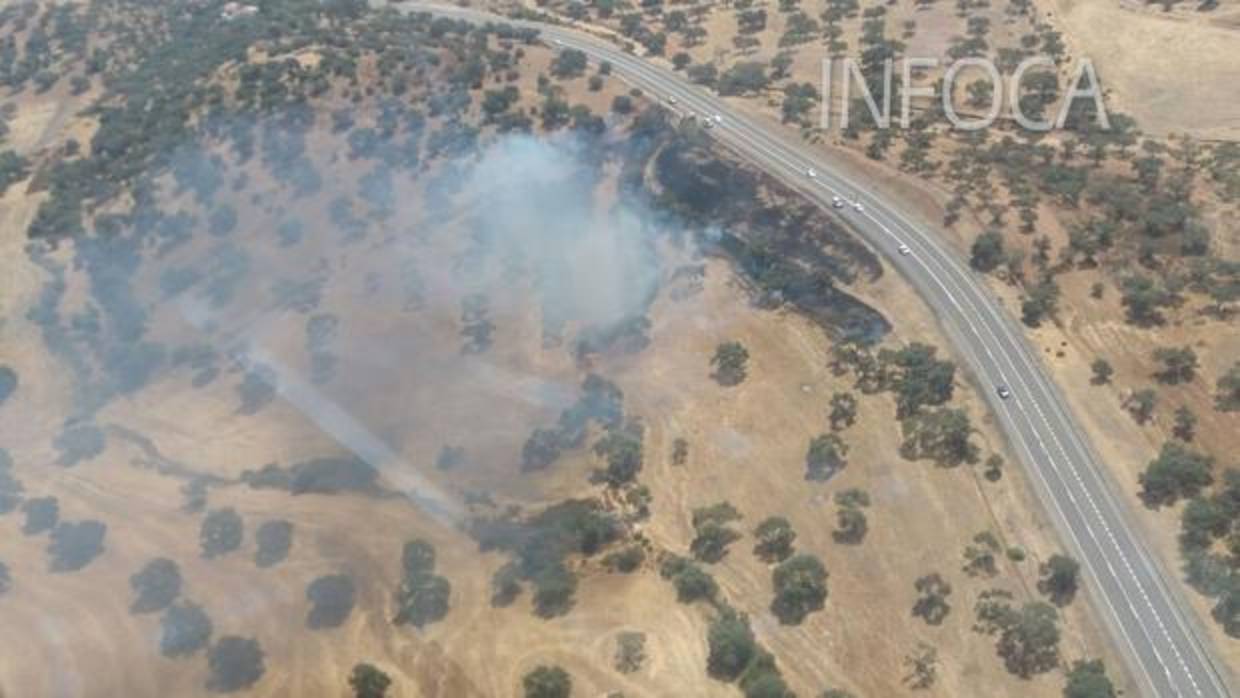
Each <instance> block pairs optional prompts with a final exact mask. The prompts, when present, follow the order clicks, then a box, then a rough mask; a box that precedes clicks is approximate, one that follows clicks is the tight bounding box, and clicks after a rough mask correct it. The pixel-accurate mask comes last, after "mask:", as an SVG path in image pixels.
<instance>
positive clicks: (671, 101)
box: [667, 95, 676, 104]
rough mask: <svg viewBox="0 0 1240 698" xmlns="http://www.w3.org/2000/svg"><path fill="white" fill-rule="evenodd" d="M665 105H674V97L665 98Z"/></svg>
mask: <svg viewBox="0 0 1240 698" xmlns="http://www.w3.org/2000/svg"><path fill="white" fill-rule="evenodd" d="M667 103H668V104H675V103H676V95H672V96H671V97H668V98H667Z"/></svg>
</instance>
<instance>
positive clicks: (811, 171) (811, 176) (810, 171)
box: [805, 167, 818, 179]
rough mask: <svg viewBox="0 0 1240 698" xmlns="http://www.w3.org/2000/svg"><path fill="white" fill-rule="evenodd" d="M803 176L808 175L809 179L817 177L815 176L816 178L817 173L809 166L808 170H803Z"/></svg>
mask: <svg viewBox="0 0 1240 698" xmlns="http://www.w3.org/2000/svg"><path fill="white" fill-rule="evenodd" d="M805 176H806V177H809V178H810V179H817V178H818V173H817V172H815V171H814V168H812V167H811V168H809V169H808V170H806V171H805Z"/></svg>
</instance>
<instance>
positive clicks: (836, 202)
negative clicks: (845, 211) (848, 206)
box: [831, 196, 844, 208]
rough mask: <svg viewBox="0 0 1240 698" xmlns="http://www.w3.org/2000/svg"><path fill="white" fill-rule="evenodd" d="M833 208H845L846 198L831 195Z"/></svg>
mask: <svg viewBox="0 0 1240 698" xmlns="http://www.w3.org/2000/svg"><path fill="white" fill-rule="evenodd" d="M831 208H844V200H843V199H841V198H840V197H838V196H833V197H831Z"/></svg>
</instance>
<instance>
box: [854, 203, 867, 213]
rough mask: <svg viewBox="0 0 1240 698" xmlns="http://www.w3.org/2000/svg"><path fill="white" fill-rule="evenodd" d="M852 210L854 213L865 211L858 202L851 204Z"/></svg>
mask: <svg viewBox="0 0 1240 698" xmlns="http://www.w3.org/2000/svg"><path fill="white" fill-rule="evenodd" d="M853 210H854V211H864V210H865V207H864V206H862V205H861V202H860V201H854V202H853Z"/></svg>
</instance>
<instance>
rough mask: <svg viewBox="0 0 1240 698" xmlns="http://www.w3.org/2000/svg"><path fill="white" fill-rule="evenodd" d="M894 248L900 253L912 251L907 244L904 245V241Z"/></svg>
mask: <svg viewBox="0 0 1240 698" xmlns="http://www.w3.org/2000/svg"><path fill="white" fill-rule="evenodd" d="M896 249H898V250H900V254H911V253H912V252H913V251H912V250H910V249H909V248H908V245H905V244H904V243H900V246H899V247H898V248H896Z"/></svg>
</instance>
